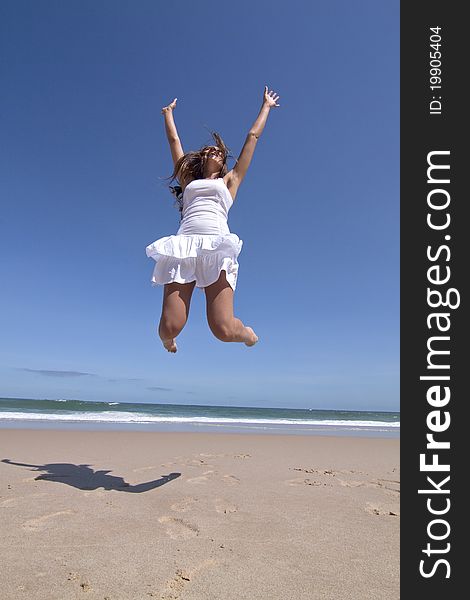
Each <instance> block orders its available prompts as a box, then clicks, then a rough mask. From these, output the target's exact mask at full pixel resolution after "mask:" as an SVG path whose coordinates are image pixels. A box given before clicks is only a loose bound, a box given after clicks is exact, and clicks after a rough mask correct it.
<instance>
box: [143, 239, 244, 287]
mask: <svg viewBox="0 0 470 600" xmlns="http://www.w3.org/2000/svg"><path fill="white" fill-rule="evenodd" d="M242 245H243V242H242V240H240V239H239V237H238V236H237V235H235V234H234V233H227V234H224V235H208V234H206V235H197V234H192V235H182V234H179V235H169V236H167V237H163V238H160V239H159V240H156V241H155V242H153V243H152V244H150V245H149V246H147V248H146V253H147V256H149V257H151V258H153V259H154V261H155V263H156V264H155V267H154V270H153V275H152V279H151V281H152V285H165V284H167V283H173V282H177V283H190V282H191V281H195V282H196V286H197V287H199V288H204V287H207V286H208V285H211V284H212V283H215V282H216V281H217V280H218V279H219V276H220V272H221V271H225V272H226V277H227V281H228V283H229V284H230V286H231V288H232V289H233V290H235V288H236V285H237V276H238V261H237V258H238V255H239V254H240V252H241V249H242Z"/></svg>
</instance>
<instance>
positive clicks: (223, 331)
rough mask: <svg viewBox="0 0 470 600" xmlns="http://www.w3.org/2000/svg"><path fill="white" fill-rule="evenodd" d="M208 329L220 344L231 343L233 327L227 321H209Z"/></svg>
mask: <svg viewBox="0 0 470 600" xmlns="http://www.w3.org/2000/svg"><path fill="white" fill-rule="evenodd" d="M209 327H210V330H211V331H212V333H213V334H214V335H215V337H216V338H217V339H218V340H220V341H221V342H231V341H232V338H233V327H232V325H231V324H230V323H229V322H228V321H209Z"/></svg>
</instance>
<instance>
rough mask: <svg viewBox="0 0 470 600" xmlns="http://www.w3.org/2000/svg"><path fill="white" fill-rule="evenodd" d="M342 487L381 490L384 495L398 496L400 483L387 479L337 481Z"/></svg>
mask: <svg viewBox="0 0 470 600" xmlns="http://www.w3.org/2000/svg"><path fill="white" fill-rule="evenodd" d="M338 481H339V483H340V484H341V485H342V486H344V487H366V488H375V489H380V490H383V491H384V492H386V493H389V494H391V495H394V496H397V495H399V494H400V482H399V481H395V480H389V479H373V480H372V481H354V480H345V479H338Z"/></svg>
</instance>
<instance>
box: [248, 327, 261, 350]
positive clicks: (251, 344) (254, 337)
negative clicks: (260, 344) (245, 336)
mask: <svg viewBox="0 0 470 600" xmlns="http://www.w3.org/2000/svg"><path fill="white" fill-rule="evenodd" d="M245 329H248V331H249V332H250V333H251V336H252V338H251V340H250V341H249V342H245V346H254V345H255V344H256V342H257V341H258V336H257V335H256V333H255V332H254V331H253V329H252V328H251V327H245Z"/></svg>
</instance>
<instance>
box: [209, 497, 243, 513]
mask: <svg viewBox="0 0 470 600" xmlns="http://www.w3.org/2000/svg"><path fill="white" fill-rule="evenodd" d="M214 506H215V510H216V511H217V512H218V513H221V514H224V515H227V514H230V513H234V512H237V510H238V506H236V505H235V504H232V503H231V502H227V500H224V499H223V498H216V499H215V500H214Z"/></svg>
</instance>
